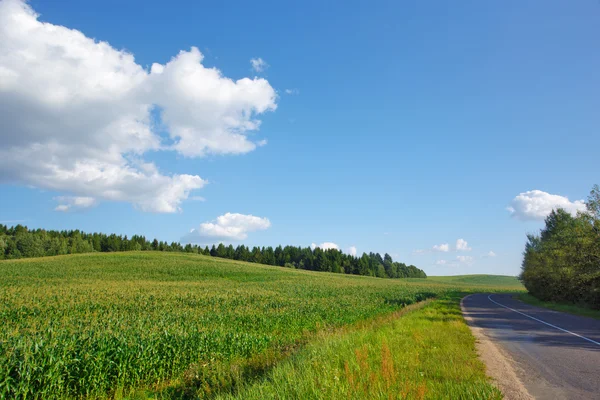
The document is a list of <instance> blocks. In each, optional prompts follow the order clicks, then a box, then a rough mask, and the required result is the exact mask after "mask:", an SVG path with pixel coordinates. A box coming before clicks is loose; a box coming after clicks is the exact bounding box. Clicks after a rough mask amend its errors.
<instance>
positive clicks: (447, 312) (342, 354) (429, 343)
mask: <svg viewBox="0 0 600 400" xmlns="http://www.w3.org/2000/svg"><path fill="white" fill-rule="evenodd" d="M459 301H460V296H456V295H455V296H451V297H448V298H446V299H443V300H434V301H430V302H427V304H425V305H423V307H421V308H420V309H417V310H415V311H413V312H410V313H407V314H406V315H404V316H403V317H402V318H383V319H379V320H375V321H373V322H372V323H371V324H370V325H369V326H363V327H361V328H359V329H354V330H352V329H350V330H342V331H341V332H333V333H324V334H321V335H319V337H318V340H315V341H313V342H311V343H310V344H309V345H308V346H306V348H304V349H303V350H301V351H300V352H299V353H298V354H297V355H295V356H294V357H292V358H290V359H289V360H286V361H285V362H282V363H281V364H280V365H278V366H276V367H275V368H274V369H273V370H272V371H271V372H270V373H269V374H268V376H267V377H266V378H265V379H264V380H262V381H260V382H257V383H255V384H251V385H247V386H245V387H244V388H242V389H241V390H240V391H239V392H238V393H236V394H235V395H227V396H223V397H222V398H223V399H230V400H231V399H257V400H258V399H357V398H370V399H396V398H401V399H404V398H410V399H424V398H427V399H501V398H502V394H501V393H500V392H499V390H498V389H497V388H496V387H494V386H492V385H491V384H490V382H489V380H488V379H487V377H486V375H485V367H484V365H483V364H482V362H481V361H480V360H479V359H478V358H477V354H476V351H475V340H474V338H473V336H472V335H471V332H470V330H469V328H468V327H467V325H466V324H465V322H464V320H463V318H462V314H461V311H460V306H459Z"/></svg>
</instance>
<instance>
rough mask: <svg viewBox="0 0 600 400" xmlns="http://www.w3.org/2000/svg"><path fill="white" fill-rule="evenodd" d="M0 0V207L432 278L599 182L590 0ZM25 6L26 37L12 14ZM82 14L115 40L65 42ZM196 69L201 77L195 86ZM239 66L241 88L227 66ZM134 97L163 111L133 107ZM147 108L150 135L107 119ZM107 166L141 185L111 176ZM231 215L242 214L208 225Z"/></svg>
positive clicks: (531, 228)
mask: <svg viewBox="0 0 600 400" xmlns="http://www.w3.org/2000/svg"><path fill="white" fill-rule="evenodd" d="M217 3H218V4H217ZM0 4H1V6H0V18H5V19H6V21H8V18H12V19H11V20H10V21H12V22H11V24H9V23H3V26H4V28H2V29H3V31H2V33H0V50H2V53H3V54H5V56H0V105H4V106H3V107H5V111H4V112H2V111H0V116H2V117H3V119H4V120H5V121H9V122H7V123H6V124H5V126H3V127H0V159H2V158H4V160H5V162H4V163H3V162H2V161H0V222H4V223H9V224H11V222H9V221H22V222H21V223H23V224H26V225H28V226H31V227H42V228H47V229H75V228H79V229H82V230H85V231H102V232H107V233H108V232H116V233H121V234H128V235H132V234H134V233H138V234H144V235H146V236H147V237H157V238H159V239H162V240H168V241H173V240H176V241H177V240H181V239H182V238H183V237H190V235H189V232H190V230H191V229H196V231H195V234H198V240H199V241H201V242H206V243H209V242H215V241H219V240H225V241H231V242H233V243H241V242H243V243H245V244H248V245H273V246H275V245H277V244H294V245H303V246H308V245H310V244H311V243H317V244H321V243H324V242H333V243H336V244H337V245H338V246H339V247H340V248H341V249H342V250H344V251H347V249H348V248H349V247H350V246H355V247H356V248H357V250H358V252H359V253H362V252H363V251H366V252H368V251H377V252H381V253H385V252H387V253H389V254H391V255H392V256H393V257H394V259H395V260H398V261H402V262H406V263H411V264H415V265H417V266H418V267H420V268H423V269H424V270H425V271H426V272H427V273H428V274H430V275H450V274H462V273H494V274H513V275H516V274H518V272H519V270H520V262H521V252H522V250H523V246H524V243H525V234H526V233H528V232H535V231H537V230H538V229H539V228H540V227H541V226H542V219H543V216H544V215H545V214H546V213H547V212H548V210H550V209H552V207H554V206H557V205H561V206H564V207H567V208H568V209H569V210H571V211H573V212H575V211H576V210H578V209H581V208H582V205H581V204H580V203H577V202H576V201H577V200H580V199H585V197H586V196H587V193H588V192H589V190H590V188H591V186H592V185H593V184H594V183H598V168H597V162H596V160H597V149H598V146H599V145H600V132H598V127H599V126H600V113H599V112H598V109H600V96H599V93H600V42H599V41H598V38H599V37H600V24H599V23H598V21H599V20H600V3H598V2H597V1H592V0H589V1H585V0H584V1H578V2H566V1H509V2H481V1H459V2H452V4H442V2H432V1H408V2H392V1H389V2H371V3H367V2H355V1H344V2H333V1H328V2H316V1H315V2H312V1H307V2H297V3H291V2H275V1H273V2H231V1H228V2H213V3H206V2H194V1H172V2H169V3H168V4H166V3H164V2H157V1H148V0H146V1H143V2H141V1H139V2H138V1H128V2H117V1H113V0H110V1H107V0H104V1H86V2H81V1H67V0H63V1H60V2H47V1H40V0H35V1H30V2H29V3H28V4H29V6H30V8H28V6H25V5H23V4H22V3H21V2H19V1H17V0H4V1H2V2H0ZM23 10H25V11H23ZM31 10H34V11H35V12H36V13H38V14H39V18H38V19H37V21H42V22H45V23H48V24H51V25H48V24H47V25H45V26H41V25H36V24H39V22H37V21H36V17H35V16H34V15H32V11H31ZM2 14H3V15H2ZM15 16H25V17H23V18H24V19H23V20H19V19H15V18H14V17H15ZM25 20H27V21H28V23H30V24H31V26H32V28H31V29H36V31H35V34H27V31H26V29H25V28H23V27H25V26H29V25H27V24H25V23H23V22H18V23H17V22H14V21H25ZM53 26H63V27H66V28H68V29H69V30H68V31H67V30H65V31H64V32H63V31H60V32H62V33H60V32H57V30H56V29H53ZM74 30H77V31H80V32H81V34H82V35H85V37H87V38H93V39H95V40H97V41H105V42H107V43H108V44H109V45H106V46H108V47H109V49H110V50H106V49H104V50H102V51H100V50H99V49H100V48H99V47H98V45H97V42H96V43H94V42H92V41H83V39H81V38H80V37H79V39H77V40H82V42H81V43H80V44H78V45H77V46H75V45H73V42H74V41H73V40H72V38H74V37H75V38H77V36H72V35H75V34H74V33H73V32H74ZM77 43H79V42H77ZM192 47H196V48H197V49H198V50H197V52H196V53H194V52H193V51H192V50H191V48H192ZM24 49H26V51H25V50H24ZM90 49H91V50H90ZM92 50H93V51H92ZM122 50H124V51H126V52H127V53H129V54H132V55H133V56H134V57H135V61H132V60H123V59H122V58H119V57H116V56H115V54H123V53H119V52H120V51H122ZM180 51H183V52H184V53H183V55H182V56H178V54H181V53H180ZM113 52H114V53H113ZM200 53H201V54H202V56H198V54H200ZM23 54H28V55H29V58H26V59H23V58H19V57H23ZM184 56H185V58H184ZM194 57H196V58H194ZM198 57H199V58H198ZM258 58H260V59H261V60H263V61H264V63H266V65H263V67H262V68H258V69H255V68H253V65H252V63H251V60H252V59H255V60H257V59H258ZM23 60H25V61H23ZM107 60H108V61H107ZM87 62H89V64H87ZM153 63H157V64H160V65H161V67H156V68H157V69H152V64H153ZM136 64H137V65H136ZM200 65H202V66H204V67H202V68H200V67H199V66H200ZM86 66H91V67H86ZM123 66H125V67H127V68H129V69H127V68H125V67H123ZM96 67H97V69H96ZM70 68H77V69H70ZM135 68H138V69H139V71H138V70H137V69H135ZM185 68H192V69H193V68H196V69H194V70H198V71H200V72H202V74H200V73H199V74H197V75H194V77H195V78H194V79H196V78H197V79H198V80H197V81H194V82H192V83H191V82H188V81H186V80H185V79H184V78H185V76H184V75H182V74H183V72H181V71H186V69H185ZM199 68H200V69H199ZM209 68H216V69H218V70H219V71H220V73H221V75H220V78H219V76H217V77H215V76H212V75H211V76H208V75H206V74H204V72H206V71H208V69H209ZM163 69H164V71H165V72H164V73H163ZM6 71H8V72H6ZM73 71H77V74H74V73H73ZM82 71H83V72H82ZM115 71H116V72H115ZM123 71H126V72H123ZM122 73H123V74H129V75H124V76H125V78H124V80H115V82H116V83H115V84H114V85H113V84H112V83H111V84H110V85H109V84H108V83H106V80H107V79H109V78H106V77H113V76H114V75H115V74H117V75H118V74H122ZM61 74H62V75H61ZM102 77H104V78H102ZM245 77H248V78H250V80H248V82H249V83H247V85H248V88H249V89H247V90H245V89H243V88H240V87H239V86H240V85H241V84H240V85H238V86H236V87H235V89H232V88H231V86H232V85H233V84H229V83H226V82H225V83H224V81H223V79H225V78H230V79H232V80H233V81H231V82H235V81H237V80H238V79H242V78H245ZM255 77H256V78H257V79H254V78H255ZM17 79H27V82H29V81H31V82H33V83H31V86H32V87H31V88H29V89H22V87H23V86H24V85H25V86H26V83H27V82H26V81H23V80H21V81H18V80H17ZM211 79H212V80H211ZM79 80H81V82H84V83H85V84H80V83H79ZM96 80H98V81H100V82H101V83H97V82H96ZM138 80H139V82H141V83H140V84H139V85H138V86H139V87H138V86H136V85H137V83H136V84H135V85H134V84H133V83H132V84H131V85H132V86H131V87H132V88H131V90H129V86H128V85H129V83H131V82H137V81H138ZM16 82H19V85H17V84H16ZM23 82H25V83H23ZM89 82H94V83H93V85H91V84H90V85H88V83H89ZM148 82H149V83H148ZM182 82H183V83H182ZM211 82H212V83H214V82H219V83H222V85H219V86H215V87H213V86H211ZM34 83H36V85H34ZM46 84H48V87H49V88H51V89H52V90H50V89H48V93H45V92H44V90H45V85H46ZM94 85H95V86H94ZM177 85H179V86H177ZM207 85H208V86H207ZM99 86H102V88H100V89H98V87H99ZM124 87H127V90H125V89H123V88H124ZM182 87H183V88H182ZM205 87H209V89H206V93H204V89H202V88H205ZM63 88H65V89H64V93H63ZM82 88H89V91H90V92H93V93H94V94H93V96H92V95H89V96H88V95H87V94H86V93H84V92H83V91H84V89H82ZM142 89H143V90H142ZM102 90H104V92H102ZM144 90H145V91H144ZM198 91H201V92H202V93H204V94H203V96H204V97H202V99H199V97H198V96H197V92H198ZM40 93H42V94H40ZM132 93H134V94H132ZM140 93H142V94H140ZM105 94H106V96H105ZM144 96H146V97H144ZM186 96H187V97H186ZM82 98H83V99H85V101H86V102H87V103H86V102H82V103H81V104H84V105H85V106H86V107H81V108H77V107H76V105H77V104H78V103H77V102H78V101H79V100H80V99H82ZM113 98H118V101H117V100H115V101H114V102H113V101H112V100H111V99H113ZM150 98H152V99H156V100H148V99H150ZM90 99H91V100H90ZM132 99H133V100H132ZM141 99H142V100H141ZM142 103H144V104H146V103H148V104H149V105H151V106H153V107H154V108H153V109H152V110H150V111H147V110H146V111H143V112H141V114H139V113H140V111H139V110H138V108H139V107H138V106H139V105H140V104H142ZM214 104H218V106H214ZM19 107H21V108H19ZM163 107H164V110H165V111H164V114H161V113H160V111H161V110H163ZM0 108H1V107H0ZM91 108H94V109H96V110H98V111H97V112H93V113H91V112H90V113H89V115H88V110H89V109H91ZM124 109H126V110H128V111H127V112H126V113H125V111H122V110H124ZM7 110H9V111H7ZM104 110H105V111H104ZM17 111H18V112H17ZM123 113H125V114H123ZM248 113H250V114H251V117H249V116H248ZM112 114H114V117H113V116H112ZM107 115H110V116H111V117H110V118H109V117H107ZM132 115H133V116H134V117H132ZM140 115H142V116H143V115H148V118H149V119H150V120H149V121H145V122H143V123H142V125H140V126H138V125H136V126H135V127H134V128H132V129H134V130H135V129H141V130H144V129H146V128H148V127H149V128H148V132H146V133H145V134H144V135H145V136H144V135H138V134H137V133H134V134H132V133H131V132H132V130H131V129H130V130H126V129H125V128H122V126H121V125H119V128H118V129H117V130H115V131H112V130H111V131H110V132H117V131H118V132H121V131H119V129H123V136H119V135H117V134H114V135H113V134H112V133H111V135H109V136H107V135H106V133H105V132H108V131H107V130H103V129H104V128H105V127H106V126H109V127H110V129H112V127H114V126H115V125H109V124H112V123H114V121H117V120H118V121H122V120H121V119H118V118H122V117H123V118H125V117H126V118H133V119H135V120H136V121H139V120H140V118H142V117H140ZM161 115H162V117H161ZM215 115H216V116H215ZM111 118H112V119H111ZM161 118H163V119H164V121H162V120H161ZM133 119H132V120H133ZM232 119H233V120H235V121H234V122H235V123H232V122H231V120H232ZM72 120H76V122H73V123H72V124H71V123H70V122H65V121H72ZM31 121H35V122H36V123H35V124H34V123H32V122H31ZM98 121H100V122H98ZM190 121H192V122H190ZM258 121H260V124H259V123H258ZM248 123H252V124H253V126H252V128H247V129H246V128H240V127H239V126H242V125H239V124H248ZM232 124H233V125H232ZM89 126H98V127H99V128H98V130H97V131H96V132H93V133H90V131H91V130H92V128H88V127H89ZM232 126H234V127H233V128H232ZM243 126H246V127H247V126H248V125H243ZM184 127H185V128H186V129H187V130H186V129H184ZM188 128H189V129H188ZM177 129H179V130H177ZM208 131H210V132H209V133H207V132H208ZM65 132H68V135H67V133H65ZM174 132H180V133H177V134H175V133H174ZM119 134H120V133H119ZM232 134H238V135H242V136H243V138H247V139H244V141H243V142H240V143H241V144H240V145H239V146H237V145H235V146H234V145H233V144H232V143H233V142H234V139H233V138H234V137H233V136H231V135H232ZM186 135H187V136H186ZM207 135H209V136H210V138H209V139H210V143H211V144H209V145H207V146H206V147H198V146H200V145H198V143H205V142H203V140H205V139H206V137H208V136H207ZM211 135H212V136H211ZM142 136H143V138H142V139H140V137H142ZM123 137H127V139H126V140H127V145H126V146H125V145H122V143H123V142H125V139H123ZM133 137H135V140H138V142H135V143H134V139H132V138H133ZM153 138H160V140H161V141H162V142H161V144H160V145H157V144H156V143H155V142H152V140H154V139H153ZM215 138H219V139H218V140H217V139H215ZM206 140H208V139H206ZM263 140H265V141H266V142H267V143H266V144H264V145H263V143H261V141H263ZM111 141H113V142H114V143H116V145H115V146H116V147H115V146H112V145H111ZM142 142H143V143H144V144H143V145H142V144H140V143H142ZM150 142H152V144H149V143H150ZM217 142H218V143H217ZM55 143H59V145H60V146H63V147H60V146H59V145H56V146H54V145H53V144H55ZM73 143H76V145H75V144H73ZM132 143H133V144H132ZM177 143H179V147H177ZM206 143H208V142H206ZM236 143H237V142H236ZM36 145H38V147H35V146H36ZM40 146H41V147H40ZM78 146H82V147H78ZM119 146H121V147H119ZM168 146H172V148H169V149H166V147H168ZM115 148H117V150H114V149H115ZM132 149H134V150H132ZM190 149H193V150H190ZM38 151H39V153H38ZM113 151H114V153H113ZM3 152H4V153H3ZM100 153H106V154H109V155H110V157H109V156H104V155H101V154H100ZM113 156H114V157H113ZM115 160H116V161H115ZM124 160H125V161H124ZM111 163H113V164H111ZM144 163H146V164H144ZM149 164H151V165H152V166H151V167H147V166H148V165H149ZM82 165H84V166H86V168H88V169H85V170H86V171H88V172H87V173H82V172H81V171H82V168H83V167H82ZM90 165H93V166H94V168H96V167H97V166H98V165H100V167H97V168H98V169H97V170H96V169H94V170H93V171H92V170H91V169H90V168H92V167H90ZM144 165H146V166H144ZM57 166H60V171H59V172H60V173H59V172H57V168H58V167H57ZM113 166H115V170H114V171H113V172H114V173H115V174H116V175H118V176H122V175H123V172H124V171H125V172H127V171H128V173H129V172H131V174H132V177H131V180H123V181H120V180H118V179H120V178H118V179H117V178H114V176H113V175H110V178H108V177H107V176H108V175H107V176H105V175H104V174H109V173H110V171H112V170H111V167H113ZM145 168H146V169H145ZM90 171H91V172H90ZM156 171H159V174H158V173H156ZM184 175H185V176H189V177H196V176H197V177H199V178H185V179H183V178H182V179H181V182H180V180H178V179H179V178H174V176H184ZM91 176H93V177H94V179H99V181H94V180H90V179H91V178H90V177H91ZM100 181H101V182H103V185H105V186H102V188H99V185H97V184H95V183H94V182H100ZM137 185H139V188H138V186H137ZM534 190H538V191H539V192H533V191H534ZM175 192H177V194H176V195H174V194H173V193H175ZM520 194H522V195H521V196H520V197H519V195H520ZM140 196H147V197H148V198H152V199H156V201H154V200H152V201H151V202H149V201H146V200H143V199H140ZM173 196H175V197H173ZM198 197H202V198H203V199H204V201H201V200H199V199H198ZM75 198H77V199H83V200H75ZM567 198H568V200H567ZM61 204H62V208H61ZM508 207H513V211H512V212H511V211H509V210H507V208H508ZM57 208H58V211H57V210H56V209H57ZM61 209H62V210H63V211H66V212H61V211H60V210H61ZM227 213H239V214H241V215H242V216H241V217H238V218H233V219H231V218H230V219H228V218H222V219H221V220H217V218H218V217H219V216H224V215H226V214H227ZM249 215H252V216H256V217H260V218H261V220H260V221H254V220H249V219H248V218H245V217H244V216H249ZM244 218H245V219H244ZM265 219H268V220H269V223H268V224H267V223H265V221H266V220H265ZM201 224H204V225H201ZM236 224H237V225H236ZM221 225H223V226H221ZM221 228H222V229H221ZM192 236H193V235H192ZM241 238H243V239H242V240H241V241H240V239H241ZM458 239H463V240H465V241H466V242H467V243H468V244H467V245H465V246H464V247H465V249H464V250H463V251H458V250H456V242H457V240H458ZM444 244H448V246H447V247H448V251H436V250H434V248H433V246H435V245H437V246H438V249H440V248H441V249H444V248H445V247H444V246H441V247H439V246H440V245H444ZM468 249H470V250H468ZM490 251H492V252H493V253H494V254H495V256H493V257H492V256H489V252H490ZM459 257H460V258H459ZM442 260H443V261H444V262H445V263H443V261H442Z"/></svg>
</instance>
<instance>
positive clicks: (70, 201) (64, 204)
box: [54, 196, 98, 212]
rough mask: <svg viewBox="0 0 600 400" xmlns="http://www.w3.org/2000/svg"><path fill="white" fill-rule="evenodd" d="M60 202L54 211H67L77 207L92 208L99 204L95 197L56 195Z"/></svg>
mask: <svg viewBox="0 0 600 400" xmlns="http://www.w3.org/2000/svg"><path fill="white" fill-rule="evenodd" d="M54 200H56V201H57V202H58V203H59V204H58V205H57V206H56V208H55V209H54V211H61V212H67V211H72V210H75V209H84V208H90V207H93V206H95V205H96V204H98V202H97V201H96V199H94V198H93V197H83V196H82V197H80V196H59V197H55V198H54Z"/></svg>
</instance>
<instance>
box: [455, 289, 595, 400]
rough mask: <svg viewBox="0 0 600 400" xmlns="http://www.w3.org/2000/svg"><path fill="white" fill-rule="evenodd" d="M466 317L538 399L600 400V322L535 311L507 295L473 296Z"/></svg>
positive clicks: (466, 303) (467, 300)
mask: <svg viewBox="0 0 600 400" xmlns="http://www.w3.org/2000/svg"><path fill="white" fill-rule="evenodd" d="M463 312H464V313H465V316H466V317H470V319H471V322H472V324H473V325H475V326H477V327H480V328H482V329H483V331H484V333H485V334H486V335H487V336H488V337H489V338H491V339H492V340H493V341H494V343H495V344H496V345H499V346H500V347H501V348H502V349H503V350H505V351H506V352H507V353H508V354H509V355H510V356H511V357H512V359H513V363H514V364H516V365H515V367H516V368H515V370H516V371H517V374H518V375H519V378H520V379H521V380H522V383H523V384H524V385H525V387H526V388H527V390H528V391H529V393H530V394H531V395H532V396H533V397H535V398H536V399H552V400H555V399H569V400H570V399H600V320H596V319H591V318H585V317H579V316H575V315H571V314H566V313H561V312H558V311H552V310H548V309H545V308H540V307H535V306H530V305H528V304H525V303H522V302H520V301H517V300H514V299H513V298H512V295H508V294H492V295H490V294H475V295H471V296H468V297H466V298H465V299H464V300H463Z"/></svg>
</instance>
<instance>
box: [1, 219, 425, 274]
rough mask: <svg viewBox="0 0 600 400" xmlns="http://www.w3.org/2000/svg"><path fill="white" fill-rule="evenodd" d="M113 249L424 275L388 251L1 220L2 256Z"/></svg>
mask: <svg viewBox="0 0 600 400" xmlns="http://www.w3.org/2000/svg"><path fill="white" fill-rule="evenodd" d="M114 251H172V252H185V253H197V254H202V255H205V256H212V257H220V258H228V259H231V260H240V261H248V262H254V263H260V264H266V265H276V266H280V267H288V268H298V269H306V270H312V271H326V272H336V273H345V274H355V275H366V276H376V277H379V278H426V277H427V275H426V274H425V272H424V271H423V270H421V269H419V268H417V267H415V266H414V265H406V264H404V263H399V262H395V261H394V260H393V259H392V257H391V256H390V255H389V254H385V255H384V256H383V257H382V256H381V255H380V254H379V253H369V254H367V253H363V254H362V256H361V257H354V256H352V255H349V254H345V253H342V252H341V251H339V250H336V249H328V250H323V249H321V248H319V247H317V248H314V249H311V248H310V247H296V246H285V247H282V246H277V247H276V248H274V249H273V247H270V246H269V247H256V246H255V247H253V248H252V249H250V248H249V247H247V246H245V245H239V246H237V247H235V248H234V247H233V245H231V244H230V245H228V246H226V245H224V244H223V243H220V244H219V245H212V247H210V248H209V247H208V246H205V247H202V246H198V245H192V244H186V245H182V244H181V243H179V242H171V243H170V244H169V243H167V242H163V241H158V240H157V239H154V240H152V241H149V240H147V239H146V238H145V237H144V236H141V235H133V236H132V237H131V238H128V237H127V236H126V235H125V236H121V235H116V234H110V235H107V234H104V233H85V232H81V231H79V230H66V231H53V230H49V231H47V230H44V229H35V230H33V229H32V230H30V229H28V228H27V227H26V226H23V225H16V226H12V227H8V226H6V225H2V224H0V259H15V258H26V257H43V256H57V255H62V254H76V253H90V252H114Z"/></svg>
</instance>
